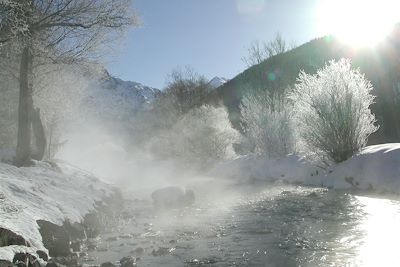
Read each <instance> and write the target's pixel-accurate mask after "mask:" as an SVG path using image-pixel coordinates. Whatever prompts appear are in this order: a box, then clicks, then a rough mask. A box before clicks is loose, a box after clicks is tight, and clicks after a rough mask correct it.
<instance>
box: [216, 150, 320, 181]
mask: <svg viewBox="0 0 400 267" xmlns="http://www.w3.org/2000/svg"><path fill="white" fill-rule="evenodd" d="M210 175H212V176H217V177H225V178H229V179H234V180H235V181H236V182H245V183H246V182H249V181H252V180H264V181H271V182H272V181H275V180H278V179H279V180H284V181H287V182H290V183H302V184H318V185H319V184H320V183H321V182H320V179H319V177H320V176H321V175H322V172H321V170H320V169H319V168H318V167H315V166H313V165H311V164H310V163H308V162H307V161H306V160H304V159H303V158H301V157H299V156H296V155H288V156H287V157H286V158H283V159H268V158H263V157H257V156H255V155H250V156H244V157H240V158H238V159H235V160H232V161H226V162H224V163H222V164H220V165H218V166H217V167H216V168H214V169H213V170H212V171H211V172H210Z"/></svg>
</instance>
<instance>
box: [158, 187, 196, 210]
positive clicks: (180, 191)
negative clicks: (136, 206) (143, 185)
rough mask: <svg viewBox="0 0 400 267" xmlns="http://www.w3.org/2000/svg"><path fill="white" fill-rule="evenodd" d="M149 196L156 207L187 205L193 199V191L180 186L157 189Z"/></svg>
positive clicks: (190, 203) (192, 201) (191, 202)
mask: <svg viewBox="0 0 400 267" xmlns="http://www.w3.org/2000/svg"><path fill="white" fill-rule="evenodd" d="M151 198H152V199H153V202H154V206H155V207H157V208H179V207H187V206H190V205H192V204H193V203H194V201H195V196H194V192H193V191H192V190H189V189H186V188H184V187H180V186H168V187H164V188H161V189H158V190H156V191H154V192H153V193H152V194H151Z"/></svg>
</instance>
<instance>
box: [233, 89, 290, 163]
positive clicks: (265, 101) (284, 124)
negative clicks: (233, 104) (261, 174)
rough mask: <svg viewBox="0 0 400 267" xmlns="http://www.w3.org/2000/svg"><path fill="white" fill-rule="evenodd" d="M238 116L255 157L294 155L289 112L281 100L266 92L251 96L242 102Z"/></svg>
mask: <svg viewBox="0 0 400 267" xmlns="http://www.w3.org/2000/svg"><path fill="white" fill-rule="evenodd" d="M240 115H241V122H242V128H243V132H244V133H245V136H246V138H247V141H248V142H249V145H250V147H252V148H254V152H255V153H256V154H258V155H263V156H268V157H272V158H279V157H284V156H286V155H287V154H289V153H291V152H294V150H295V148H294V144H295V142H294V137H293V129H292V123H291V118H290V112H289V110H288V108H287V104H286V103H285V101H284V100H281V99H278V98H276V97H275V98H273V97H270V96H269V92H268V91H262V92H258V93H251V94H248V95H246V96H245V97H244V98H243V99H242V103H241V105H240Z"/></svg>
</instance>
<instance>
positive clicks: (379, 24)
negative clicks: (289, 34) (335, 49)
mask: <svg viewBox="0 0 400 267" xmlns="http://www.w3.org/2000/svg"><path fill="white" fill-rule="evenodd" d="M399 10H400V0H320V3H319V7H318V8H317V14H318V24H319V25H318V27H319V31H320V32H323V33H324V34H332V35H333V36H336V37H337V38H338V39H339V40H341V41H343V42H345V43H348V44H350V45H352V46H356V47H366V46H369V47H371V46H375V45H376V44H378V43H379V42H380V41H381V40H382V39H383V38H384V37H385V36H387V35H388V33H389V32H390V30H391V29H392V28H393V26H394V24H395V23H397V22H399V21H400V12H399Z"/></svg>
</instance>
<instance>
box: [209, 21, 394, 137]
mask: <svg viewBox="0 0 400 267" xmlns="http://www.w3.org/2000/svg"><path fill="white" fill-rule="evenodd" d="M399 33H400V26H397V27H396V29H395V30H394V31H393V33H392V34H391V35H390V37H388V38H387V39H386V40H385V41H384V42H383V43H382V44H381V45H380V46H378V47H377V48H375V49H358V50H356V49H353V48H350V47H349V46H345V45H343V44H341V43H340V42H339V41H337V40H335V39H334V38H332V37H323V38H319V39H315V40H312V41H310V42H308V43H306V44H303V45H301V46H299V47H297V48H295V49H293V50H291V51H288V52H286V53H284V54H280V55H276V56H273V57H271V58H268V59H267V60H265V61H264V62H262V63H260V64H258V65H255V66H253V67H251V68H249V69H247V70H245V71H244V72H242V73H241V74H239V75H237V76H236V77H235V78H233V79H231V80H230V81H228V82H227V83H226V84H224V85H223V86H221V87H219V88H218V89H216V90H215V91H214V92H213V94H212V95H211V96H210V101H211V102H213V103H218V102H222V103H224V105H225V106H226V107H227V108H228V110H229V114H230V119H231V121H232V123H233V124H234V126H235V127H236V128H238V127H239V104H240V101H241V98H242V96H243V95H244V94H245V93H246V91H247V90H249V89H250V88H251V89H261V90H269V91H270V92H271V93H283V91H284V90H285V89H286V88H287V87H288V86H291V85H293V84H294V83H295V81H296V78H297V76H298V74H299V72H300V70H304V71H305V72H307V73H315V72H316V70H317V69H319V68H321V67H323V66H324V65H325V63H326V62H327V61H329V60H331V59H340V58H342V57H345V58H350V59H352V62H353V65H354V66H355V67H359V68H360V70H361V72H362V73H365V75H366V77H367V78H368V79H369V80H370V81H371V82H372V84H373V86H374V94H375V95H376V96H377V98H376V99H375V101H376V104H375V105H374V106H373V112H374V113H375V114H376V117H377V119H378V123H379V124H380V125H381V128H380V130H379V131H378V132H377V133H376V134H375V135H374V136H373V137H371V139H370V142H371V143H380V142H400V119H399V117H398V116H399V115H400V103H399V100H400V93H399V89H397V90H396V85H397V83H399V82H400V34H399ZM399 87H400V86H399Z"/></svg>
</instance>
